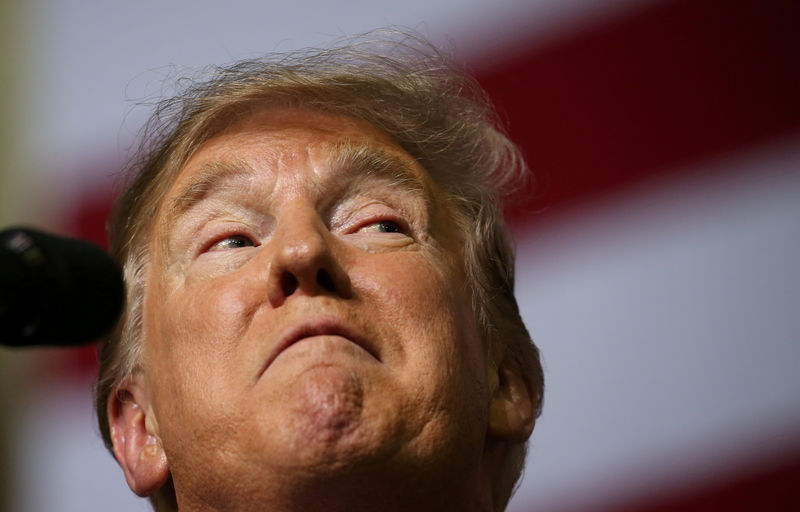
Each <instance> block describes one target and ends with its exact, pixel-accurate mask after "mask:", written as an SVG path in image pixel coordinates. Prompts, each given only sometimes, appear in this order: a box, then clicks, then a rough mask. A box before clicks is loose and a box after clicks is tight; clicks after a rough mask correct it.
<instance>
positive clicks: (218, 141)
mask: <svg viewBox="0 0 800 512" xmlns="http://www.w3.org/2000/svg"><path fill="white" fill-rule="evenodd" d="M343 143H346V144H347V145H349V146H351V147H360V148H368V149H371V150H372V151H373V152H376V153H377V152H379V153H381V154H385V155H391V156H393V157H394V158H399V159H402V160H405V161H406V162H407V164H408V165H409V166H410V167H417V168H418V174H421V175H427V173H426V172H424V171H423V170H422V169H421V167H419V165H418V164H417V163H416V161H415V160H414V159H413V158H412V157H411V156H410V155H408V154H407V153H406V152H405V151H403V150H402V149H401V148H400V147H399V146H398V145H397V144H396V143H395V142H394V140H392V138H391V137H390V136H389V135H388V134H386V133H385V132H383V131H381V130H380V129H378V128H377V127H375V126H373V125H372V124H370V123H368V122H366V121H363V120H361V119H356V118H352V117H346V116H341V115H335V114H328V113H323V112H316V111H312V110H304V109H295V108H271V109H264V110H261V111H257V112H254V113H251V114H250V115H248V116H247V117H245V118H243V119H241V120H239V121H237V122H235V123H233V124H231V125H230V126H228V127H227V128H226V129H225V130H223V131H222V132H220V133H218V134H216V135H215V136H214V137H212V138H210V139H209V140H207V141H206V142H204V143H203V144H201V145H200V147H199V148H198V149H197V150H196V151H195V153H194V154H193V155H192V156H191V157H190V158H189V160H188V161H187V162H186V164H185V165H184V166H183V168H182V169H181V170H180V172H179V173H178V176H177V178H176V179H175V180H174V182H173V185H172V189H173V191H174V189H175V188H179V187H180V186H181V184H182V183H184V182H186V181H188V180H189V179H191V177H192V175H194V174H196V173H198V171H200V170H201V169H202V168H203V165H204V164H206V163H207V162H209V161H223V162H225V161H227V162H235V161H241V160H249V161H248V163H249V164H251V165H253V164H256V165H257V164H259V163H264V164H266V165H267V167H270V166H273V165H274V164H275V161H276V160H281V161H283V162H285V161H291V160H303V159H304V160H313V161H315V163H318V164H323V163H330V162H325V159H326V158H330V157H334V156H335V155H333V154H332V153H333V152H334V150H335V149H336V148H341V147H342V145H343ZM168 195H169V194H168Z"/></svg>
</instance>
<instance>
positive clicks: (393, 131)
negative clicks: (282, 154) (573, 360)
mask: <svg viewBox="0 0 800 512" xmlns="http://www.w3.org/2000/svg"><path fill="white" fill-rule="evenodd" d="M265 106H266V107H270V106H275V107H287V106H288V107H302V108H306V109H311V110H318V111H322V112H326V113H333V114H340V115H346V116H350V117H355V118H359V119H362V120H364V121H367V122H369V123H371V124H372V125H374V126H376V127H378V128H380V129H381V130H383V131H384V132H386V133H387V134H389V135H390V136H391V137H392V138H393V139H394V140H395V141H396V142H397V144H398V145H399V146H400V147H402V148H403V149H404V150H405V151H407V152H408V153H409V154H410V155H412V156H413V157H415V158H416V159H417V160H418V161H419V162H420V163H421V165H422V166H423V167H424V168H425V169H426V170H427V171H428V172H429V173H430V175H431V176H432V177H433V179H434V181H435V182H436V183H437V184H438V186H439V187H441V189H442V190H443V191H444V192H445V196H446V198H447V202H448V203H449V204H448V207H449V208H450V210H451V211H452V212H453V215H454V218H455V219H456V224H457V225H456V226H455V229H456V230H458V231H459V232H460V233H459V236H460V237H461V239H462V241H463V254H461V255H459V256H460V257H461V258H462V260H461V261H463V262H464V266H465V269H464V270H465V273H466V275H467V277H468V279H467V283H465V284H464V286H467V287H469V293H470V294H471V297H472V306H473V310H474V312H475V315H476V318H477V320H478V325H479V328H480V329H481V331H482V332H481V335H482V338H483V341H484V344H485V348H486V350H487V354H488V355H489V360H490V361H494V363H495V364H499V363H500V362H501V360H506V361H509V362H510V363H511V364H513V365H515V366H517V367H518V368H519V369H520V373H521V374H524V375H526V377H527V378H528V379H529V384H528V385H529V386H530V395H531V396H532V397H534V400H535V404H536V407H537V415H538V413H539V412H540V411H541V404H542V396H543V391H544V384H543V376H542V367H541V364H540V361H539V353H538V350H537V348H536V346H535V345H534V344H533V342H532V341H531V338H530V335H529V334H528V331H527V329H526V328H525V325H524V324H523V322H522V319H521V318H520V315H519V309H518V306H517V302H516V299H515V298H514V254H513V249H512V246H511V243H510V239H509V236H508V233H507V228H506V225H505V222H504V220H503V211H502V208H503V205H504V203H505V201H506V200H507V199H508V198H509V197H511V196H512V195H513V193H514V192H517V191H520V190H524V188H525V180H526V177H527V174H528V172H527V168H526V166H525V163H524V161H523V159H522V156H521V154H520V152H519V150H518V149H517V148H516V146H515V145H514V144H513V143H512V142H511V141H510V140H509V139H508V137H507V136H506V135H505V134H504V132H503V130H502V128H501V123H500V122H499V119H498V117H497V114H496V112H495V110H494V108H493V106H492V104H491V102H490V101H489V99H488V97H487V96H486V94H485V92H484V91H483V90H482V89H481V88H480V86H479V85H478V84H477V83H476V82H475V80H474V79H472V78H471V77H469V76H468V75H466V74H465V73H464V72H463V71H461V70H460V69H459V68H458V67H457V66H455V65H453V64H452V62H451V61H450V60H449V59H448V58H447V57H446V56H445V55H443V54H442V53H441V52H440V51H439V50H437V49H436V48H434V47H433V46H432V45H430V44H429V43H427V42H426V41H425V40H423V39H422V38H420V37H417V36H412V35H407V34H397V33H392V34H389V35H388V37H387V34H386V33H378V34H376V33H371V34H368V35H366V36H362V37H360V38H358V39H355V40H354V39H349V40H347V41H344V42H342V43H341V44H337V45H335V46H333V47H330V48H327V49H322V50H304V51H300V52H294V53H289V54H280V55H275V56H268V57H266V58H262V59H257V60H246V61H242V62H239V63H236V64H234V65H232V66H230V67H223V68H214V69H213V70H212V75H211V78H207V79H204V80H199V81H191V82H188V83H185V86H184V87H183V90H182V92H180V93H179V94H178V95H177V96H175V97H173V98H170V99H166V100H163V101H162V102H160V103H159V104H158V105H157V108H156V110H155V113H154V114H153V116H152V117H151V119H150V121H149V123H148V124H147V126H146V127H145V131H144V136H143V137H142V143H141V146H140V149H139V152H138V157H137V159H136V160H135V161H134V163H133V165H132V166H131V169H130V172H131V179H132V181H130V184H129V186H128V187H127V189H126V191H125V192H124V193H123V194H122V196H121V197H120V198H119V200H118V202H117V204H116V206H115V209H114V211H113V212H112V216H111V218H110V221H109V225H108V230H109V238H110V243H111V252H112V254H113V255H114V257H115V258H116V259H117V261H119V262H120V264H121V265H122V266H123V268H124V274H125V280H126V284H127V306H126V310H125V313H124V315H123V318H122V319H121V321H120V324H119V326H118V328H117V330H116V331H115V332H114V333H113V334H112V335H110V336H109V337H108V338H107V339H106V340H104V343H103V345H102V347H101V349H100V370H99V376H98V380H97V386H96V404H95V405H96V410H97V416H98V420H99V424H100V431H101V433H102V436H103V439H104V441H105V444H106V446H107V447H108V448H109V449H111V440H110V433H109V424H108V418H107V406H108V400H109V396H110V393H111V392H112V391H113V390H114V388H115V387H116V386H117V385H118V384H120V383H121V382H122V381H123V380H124V379H126V378H127V377H129V376H131V375H132V374H134V373H135V372H137V371H139V369H140V368H139V366H138V365H139V364H140V354H141V347H142V343H143V340H142V333H143V330H142V302H143V296H144V283H145V278H146V275H147V267H148V262H149V257H148V256H149V255H148V243H149V237H150V234H151V231H152V229H153V228H154V227H155V225H156V212H157V210H158V208H159V206H160V204H161V201H162V198H163V197H164V195H165V194H166V192H167V190H168V188H169V187H170V186H171V184H172V183H173V181H174V180H175V179H176V177H177V176H178V173H179V171H180V170H181V168H182V167H183V166H184V165H185V163H186V162H187V160H188V159H189V157H190V156H191V155H192V154H193V153H194V152H195V151H196V150H197V149H198V148H199V146H200V145H201V144H202V143H204V142H205V141H207V140H209V139H210V138H212V137H213V136H214V135H215V134H217V133H219V132H220V131H222V130H223V129H224V128H225V127H227V126H229V125H230V124H231V123H233V122H235V121H236V120H237V119H241V118H242V117H244V116H247V115H248V113H249V112H251V111H253V110H254V109H260V108H263V107H265ZM456 261H459V260H456ZM460 285H461V284H458V285H457V286H460ZM525 448H526V447H525V444H524V443H519V445H518V446H516V447H514V448H513V449H511V450H509V451H508V455H507V457H506V460H505V461H504V464H503V467H504V470H503V474H501V475H497V478H496V481H495V486H494V487H495V488H494V491H493V494H494V495H495V499H496V502H497V503H501V504H505V503H506V502H507V501H508V499H509V497H510V495H511V493H512V491H513V488H514V485H515V483H516V481H517V480H518V478H519V475H520V473H521V470H522V466H523V464H524V459H525ZM159 501H160V499H158V498H156V499H155V500H154V503H157V502H159ZM158 508H160V507H158Z"/></svg>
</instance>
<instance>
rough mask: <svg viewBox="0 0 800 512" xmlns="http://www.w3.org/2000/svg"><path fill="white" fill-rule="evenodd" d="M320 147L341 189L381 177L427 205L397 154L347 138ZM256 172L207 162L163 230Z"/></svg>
mask: <svg viewBox="0 0 800 512" xmlns="http://www.w3.org/2000/svg"><path fill="white" fill-rule="evenodd" d="M322 149H323V150H324V151H326V152H327V153H328V155H327V158H326V159H325V161H326V164H327V165H328V166H329V167H330V168H331V173H330V174H331V176H335V177H336V178H337V179H336V181H335V182H334V183H341V186H342V188H345V187H346V188H354V187H358V186H359V185H360V184H361V183H362V182H364V181H367V180H375V179H382V180H386V181H387V182H389V186H391V187H398V188H400V189H402V190H406V191H409V192H411V193H413V194H414V195H415V196H418V197H420V198H421V199H422V200H424V201H425V203H426V204H428V202H429V201H428V194H425V190H426V187H425V183H424V181H423V180H422V178H421V177H420V176H419V175H418V173H415V172H414V171H413V170H412V169H411V167H410V166H409V163H408V162H406V161H405V160H403V159H402V158H400V157H398V156H397V155H394V154H392V153H391V152H389V151H386V150H385V149H383V148H381V147H379V146H376V145H374V144H358V143H354V142H352V141H347V140H346V141H342V142H336V143H330V144H323V145H322ZM256 172H257V171H256V170H255V169H253V168H252V167H251V166H250V165H249V164H247V162H245V161H243V160H238V159H235V160H233V161H224V160H213V161H210V162H206V163H205V164H203V165H202V166H201V167H200V169H198V171H197V172H196V173H195V174H194V176H192V178H191V179H190V181H189V183H188V184H186V185H184V186H183V188H182V189H181V192H180V193H179V194H178V195H177V196H176V197H174V198H173V199H172V200H171V201H170V202H169V205H168V207H167V209H166V212H165V214H164V218H163V221H162V222H161V223H160V224H161V226H162V229H163V230H164V231H168V230H169V229H170V227H171V226H173V225H174V224H175V223H176V222H177V220H178V219H179V218H180V217H181V216H182V215H184V214H185V213H186V212H187V211H188V210H189V209H191V208H192V207H193V206H195V205H196V204H198V203H199V202H201V201H202V200H203V199H205V198H207V197H208V196H210V195H212V194H213V193H215V192H217V191H218V190H220V189H223V188H224V187H225V186H226V184H228V183H230V182H235V181H236V180H237V179H241V178H247V177H251V176H253V175H254V174H255V173H256ZM340 178H343V179H340ZM337 192H338V190H337ZM336 195H338V194H336Z"/></svg>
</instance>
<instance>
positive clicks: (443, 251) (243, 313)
mask: <svg viewBox="0 0 800 512" xmlns="http://www.w3.org/2000/svg"><path fill="white" fill-rule="evenodd" d="M460 246H461V240H460V239H459V237H458V235H457V234H456V232H455V229H454V227H453V223H452V221H451V218H450V215H449V213H448V210H447V208H446V207H445V206H444V203H443V198H442V193H441V191H440V190H439V189H438V188H437V186H436V185H435V184H434V183H433V181H432V179H431V178H430V176H429V175H428V174H427V172H426V171H425V170H424V169H423V168H422V167H420V165H419V164H418V163H417V162H416V161H415V160H414V159H413V158H412V157H411V156H410V155H409V154H408V153H406V152H405V151H403V150H402V149H401V148H399V147H398V146H397V145H396V144H395V143H394V142H393V141H392V140H391V139H390V138H389V137H388V136H387V135H385V134H384V133H383V132H381V131H379V130H377V129H376V128H374V127H373V126H371V125H369V124H367V123H365V122H362V121H359V120H356V119H352V118H347V117H340V116H334V115H329V114H321V113H314V112H310V111H304V110H292V109H272V110H266V111H263V112H259V113H256V114H253V115H251V116H250V117H247V118H246V119H244V120H241V121H239V122H237V123H236V124H234V125H232V126H231V127H229V128H228V129H226V130H225V131H224V132H222V133H220V134H219V135H217V136H215V137H214V138H212V139H210V140H209V141H208V142H206V143H205V144H203V145H202V146H201V147H200V148H199V150H198V151H197V152H196V153H195V154H194V155H193V157H192V158H191V159H190V160H189V161H188V162H187V164H186V165H185V167H184V168H183V169H182V171H181V172H180V174H179V176H178V178H177V179H176V181H175V183H174V184H173V185H172V187H171V189H170V191H169V192H168V194H167V196H166V197H165V199H164V201H163V203H162V206H161V209H160V213H159V218H158V221H157V222H156V228H155V229H154V233H153V236H152V240H151V247H150V251H151V264H150V267H149V268H150V270H149V275H148V280H147V288H146V295H145V306H144V307H145V310H144V311H145V316H144V343H145V348H144V371H145V378H146V382H147V387H148V389H149V399H150V404H151V406H152V411H153V413H154V416H155V418H156V420H157V425H158V426H157V430H158V436H159V437H160V439H161V442H162V445H163V446H164V449H165V451H166V454H167V459H168V462H169V466H170V470H171V472H172V475H173V478H174V479H175V485H176V487H184V488H185V487H187V486H190V487H194V488H196V489H195V492H196V493H198V494H203V493H205V494H207V495H208V496H206V498H204V499H213V496H215V493H218V492H220V489H230V488H231V484H235V485H234V486H233V488H237V486H238V488H239V489H246V488H249V486H251V485H256V484H259V483H260V484H261V485H264V476H265V475H268V476H271V477H274V481H275V482H282V481H283V480H281V479H286V480H287V481H288V480H289V479H290V478H297V475H306V476H308V478H309V479H311V480H313V479H314V478H317V477H318V476H319V475H327V474H336V472H337V471H338V472H341V471H342V470H343V468H358V467H363V468H367V470H368V471H377V469H376V468H381V469H380V471H397V472H402V471H408V470H409V468H417V469H416V470H418V471H421V472H424V471H425V469H424V468H428V467H430V468H432V470H433V471H440V472H442V471H443V470H442V468H447V467H452V470H451V471H452V472H457V471H458V470H459V468H460V467H463V466H464V465H467V464H472V463H474V462H476V461H477V460H478V459H479V458H480V457H481V454H482V450H483V441H484V437H485V431H486V424H487V414H488V396H487V391H486V361H485V349H484V347H483V344H482V342H481V341H480V339H479V337H478V334H477V328H476V323H475V319H474V315H473V313H472V311H471V308H470V306H469V296H468V294H467V291H466V290H467V289H468V287H467V286H466V283H465V278H464V275H463V272H462V270H461V265H463V258H462V257H461V254H460ZM210 468H213V470H211V469H210ZM348 471H349V470H348ZM445 473H446V471H445ZM257 480H258V481H257ZM276 485H277V484H276Z"/></svg>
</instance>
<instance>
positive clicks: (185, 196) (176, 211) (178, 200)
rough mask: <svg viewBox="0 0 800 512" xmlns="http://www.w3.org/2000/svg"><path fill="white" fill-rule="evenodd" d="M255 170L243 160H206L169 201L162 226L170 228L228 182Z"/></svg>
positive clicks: (246, 175)
mask: <svg viewBox="0 0 800 512" xmlns="http://www.w3.org/2000/svg"><path fill="white" fill-rule="evenodd" d="M254 172H255V171H254V170H253V168H252V167H250V165H248V164H247V162H245V161H243V160H234V161H232V162H227V161H224V160H213V161H211V162H206V163H205V164H203V165H202V166H201V167H200V169H198V171H197V172H196V173H195V174H194V176H192V178H191V180H190V181H189V183H188V184H186V185H184V186H183V188H182V189H181V192H180V194H178V195H177V196H176V197H174V198H173V199H172V200H171V201H170V202H169V205H168V207H167V209H166V213H165V214H164V219H163V221H162V222H161V225H162V228H163V229H164V230H168V229H169V228H170V226H172V225H173V224H174V223H175V222H177V220H178V219H179V218H180V217H181V216H182V215H183V214H185V213H186V212H187V211H188V210H189V209H190V208H192V207H193V206H194V205H196V204H197V203H199V202H200V201H202V200H203V199H204V198H206V197H208V196H209V195H211V194H212V193H213V192H215V191H217V190H219V189H221V188H223V187H224V186H225V184H226V183H228V182H231V181H236V180H237V179H239V178H244V177H249V176H252V174H253V173H254Z"/></svg>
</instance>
